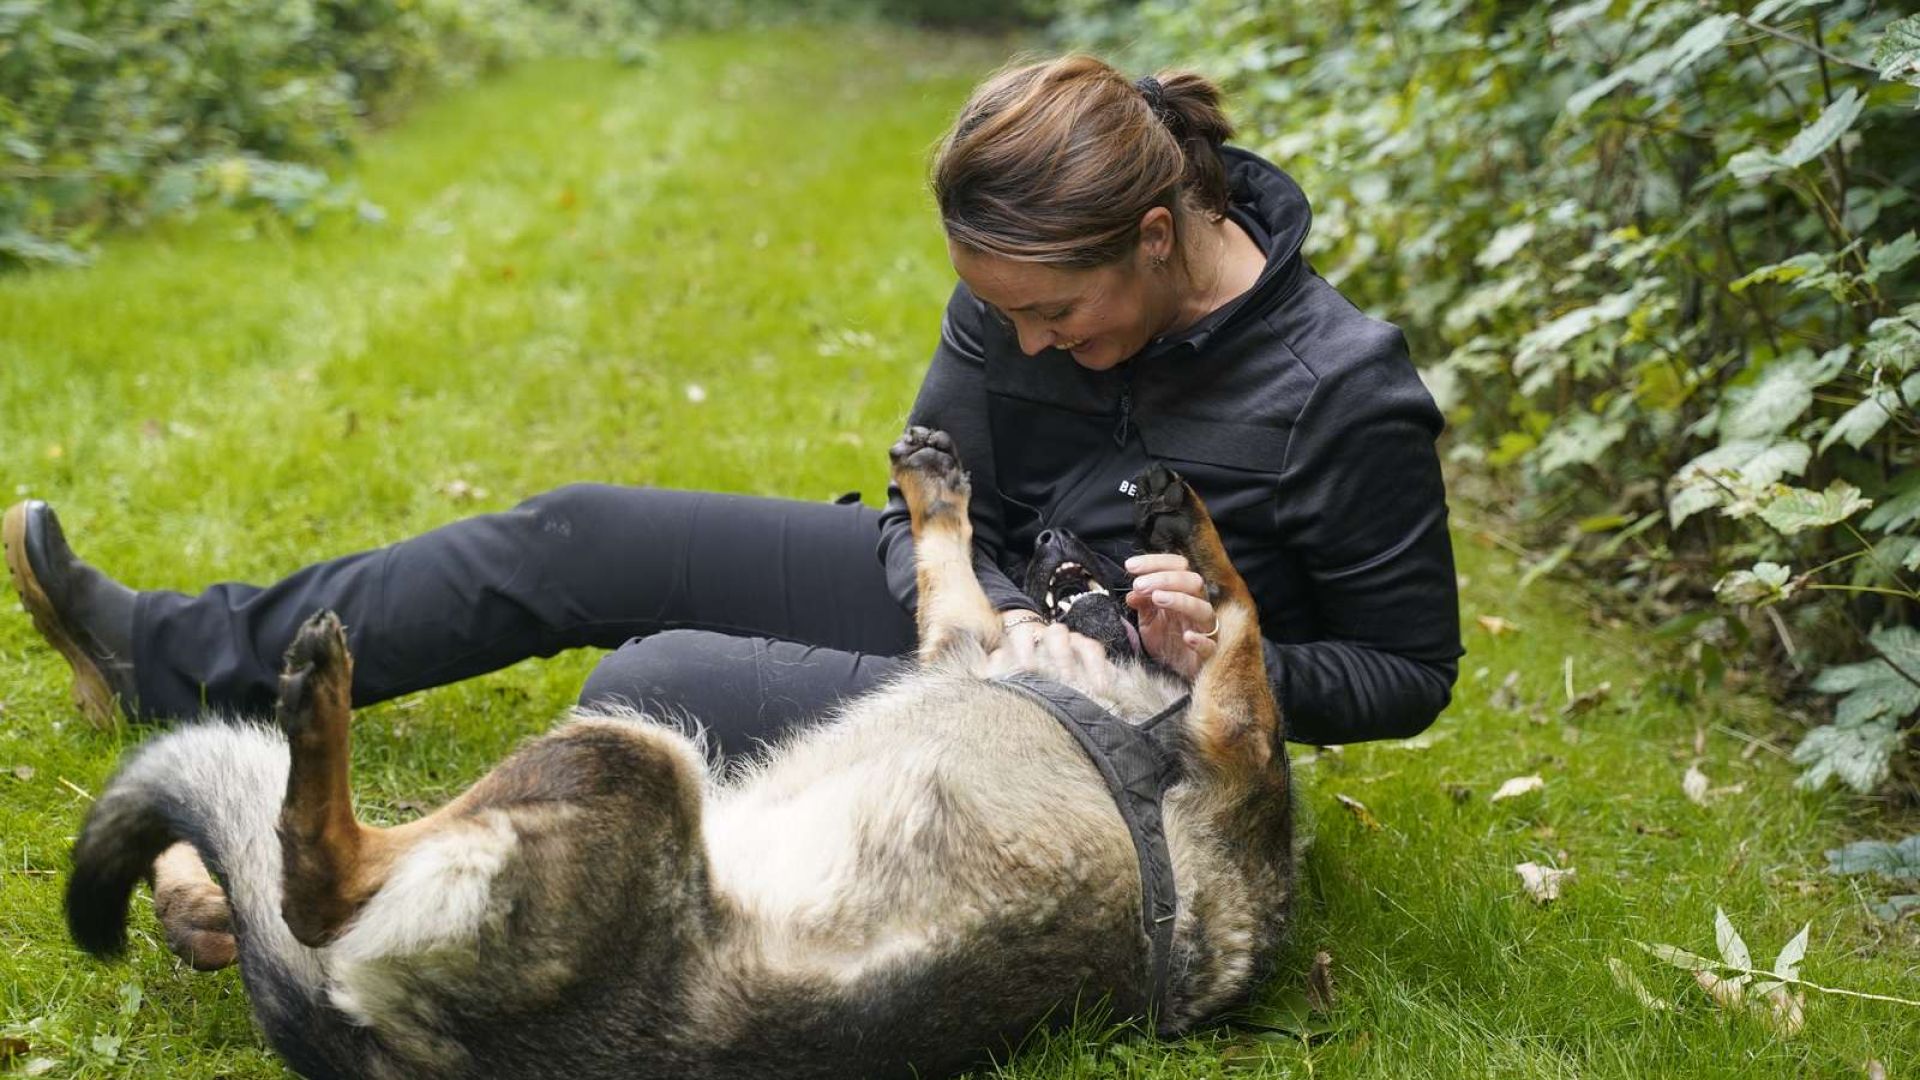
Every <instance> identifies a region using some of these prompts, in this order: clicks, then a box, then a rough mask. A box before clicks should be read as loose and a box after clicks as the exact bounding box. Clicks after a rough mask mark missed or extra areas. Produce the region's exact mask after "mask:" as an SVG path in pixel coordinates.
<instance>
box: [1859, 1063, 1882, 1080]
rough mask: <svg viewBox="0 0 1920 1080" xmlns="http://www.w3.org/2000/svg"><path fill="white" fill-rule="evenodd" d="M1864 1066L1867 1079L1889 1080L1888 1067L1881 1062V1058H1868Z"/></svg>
mask: <svg viewBox="0 0 1920 1080" xmlns="http://www.w3.org/2000/svg"><path fill="white" fill-rule="evenodd" d="M1864 1068H1865V1069H1866V1071H1867V1080H1887V1067H1886V1066H1885V1065H1882V1064H1881V1063H1880V1059H1879V1058H1868V1059H1867V1063H1866V1065H1865V1066H1864Z"/></svg>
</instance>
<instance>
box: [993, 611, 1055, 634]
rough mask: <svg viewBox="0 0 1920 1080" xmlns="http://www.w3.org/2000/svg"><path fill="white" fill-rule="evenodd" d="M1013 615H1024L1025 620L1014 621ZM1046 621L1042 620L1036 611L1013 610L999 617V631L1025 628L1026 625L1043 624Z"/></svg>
mask: <svg viewBox="0 0 1920 1080" xmlns="http://www.w3.org/2000/svg"><path fill="white" fill-rule="evenodd" d="M1015 615H1025V616H1026V618H1024V619H1016V618H1014V616H1015ZM1046 621H1047V620H1046V619H1044V618H1042V617H1041V615H1040V613H1039V612H1037V611H1028V610H1026V609H1025V608H1015V609H1013V610H1012V611H1008V612H1006V613H1005V614H1003V615H1001V616H1000V629H1002V630H1011V629H1013V628H1014V627H1016V626H1025V625H1027V624H1028V623H1043V622H1046Z"/></svg>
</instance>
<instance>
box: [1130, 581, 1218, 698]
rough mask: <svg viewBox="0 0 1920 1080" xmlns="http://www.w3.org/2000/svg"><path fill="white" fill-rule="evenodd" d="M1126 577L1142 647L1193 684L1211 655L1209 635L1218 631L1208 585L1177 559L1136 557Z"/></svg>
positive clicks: (1212, 645)
mask: <svg viewBox="0 0 1920 1080" xmlns="http://www.w3.org/2000/svg"><path fill="white" fill-rule="evenodd" d="M1127 573H1129V574H1132V575H1133V589H1132V591H1130V592H1128V593H1127V606H1128V607H1130V608H1132V609H1133V610H1134V613H1135V614H1136V615H1137V616H1138V617H1139V619H1140V644H1141V646H1142V647H1144V648H1145V649H1146V650H1147V655H1148V656H1151V657H1153V658H1154V659H1155V660H1158V661H1160V662H1161V663H1163V664H1165V665H1167V667H1169V668H1172V669H1173V670H1174V671H1175V672H1176V673H1178V674H1179V675H1180V677H1181V678H1183V679H1186V680H1188V681H1189V682H1191V681H1192V680H1193V678H1194V677H1195V676H1196V675H1198V674H1200V665H1201V663H1202V662H1204V661H1206V660H1207V659H1208V658H1209V657H1211V656H1212V655H1213V651H1214V649H1215V648H1216V646H1215V644H1214V641H1213V637H1212V634H1213V632H1214V631H1215V630H1218V629H1219V628H1220V624H1219V622H1218V619H1217V616H1216V615H1215V613H1214V610H1213V604H1211V603H1210V602H1208V600H1207V584H1206V582H1204V581H1202V580H1201V579H1200V575H1199V574H1197V573H1194V572H1193V571H1192V570H1189V569H1187V560H1186V557H1185V556H1181V555H1168V554H1159V555H1135V556H1134V557H1132V558H1130V559H1128V560H1127Z"/></svg>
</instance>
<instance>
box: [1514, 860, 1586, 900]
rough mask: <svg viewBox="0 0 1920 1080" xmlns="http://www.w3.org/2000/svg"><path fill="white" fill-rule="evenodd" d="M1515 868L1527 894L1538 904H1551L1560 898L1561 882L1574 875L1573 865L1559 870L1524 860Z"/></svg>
mask: <svg viewBox="0 0 1920 1080" xmlns="http://www.w3.org/2000/svg"><path fill="white" fill-rule="evenodd" d="M1513 869H1514V872H1515V873H1517V874H1519V875H1520V884H1521V885H1522V886H1523V887H1524V888H1525V889H1526V890H1527V895H1528V896H1529V897H1532V898H1533V902H1534V903H1536V904H1549V903H1552V902H1553V901H1555V900H1558V899H1560V884H1561V882H1563V881H1567V880H1570V879H1571V878H1572V877H1573V875H1574V869H1573V867H1571V866H1569V867H1567V868H1566V869H1565V870H1558V869H1555V868H1553V867H1551V866H1541V865H1540V864H1539V863H1531V862H1523V863H1521V864H1520V865H1518V866H1516V867H1514V868H1513Z"/></svg>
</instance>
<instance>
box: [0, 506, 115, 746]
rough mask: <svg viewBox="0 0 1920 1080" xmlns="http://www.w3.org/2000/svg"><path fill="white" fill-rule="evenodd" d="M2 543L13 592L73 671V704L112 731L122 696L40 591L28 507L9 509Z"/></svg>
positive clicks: (91, 721)
mask: <svg viewBox="0 0 1920 1080" xmlns="http://www.w3.org/2000/svg"><path fill="white" fill-rule="evenodd" d="M0 541H4V544H5V547H6V557H7V573H8V575H9V576H11V577H12V578H13V589H14V591H15V592H16V593H18V594H19V595H20V606H21V607H22V608H24V609H26V612H27V615H28V616H29V617H31V618H32V619H33V628H34V629H35V630H38V631H40V636H41V637H43V638H46V639H47V644H49V645H52V646H53V647H54V650H55V651H57V652H58V653H59V654H60V655H61V657H62V658H64V659H65V660H66V662H67V666H68V667H70V668H72V669H73V704H74V707H76V708H78V709H79V710H80V715H81V716H84V717H86V720H87V723H89V724H92V725H93V726H94V727H96V728H98V729H100V730H101V731H107V730H110V729H112V728H114V727H116V726H118V725H119V722H120V696H119V695H118V694H116V693H114V692H113V690H112V689H111V688H110V687H109V686H108V685H107V680H106V677H105V676H104V675H102V674H100V669H99V667H97V666H96V665H95V664H94V662H93V658H92V657H89V656H88V655H87V652H86V650H85V649H82V648H81V647H80V643H79V642H78V641H75V640H74V637H73V635H72V634H71V633H69V632H68V631H67V628H66V626H65V624H63V623H62V622H61V621H60V616H59V615H57V614H55V613H54V610H53V602H52V601H50V600H48V599H47V594H46V592H45V591H44V590H42V589H41V588H40V582H39V580H38V579H37V578H35V577H34V575H33V567H32V565H31V564H29V563H28V561H27V504H26V503H16V504H15V505H13V506H11V507H9V508H8V509H7V514H6V518H5V519H4V521H0Z"/></svg>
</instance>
